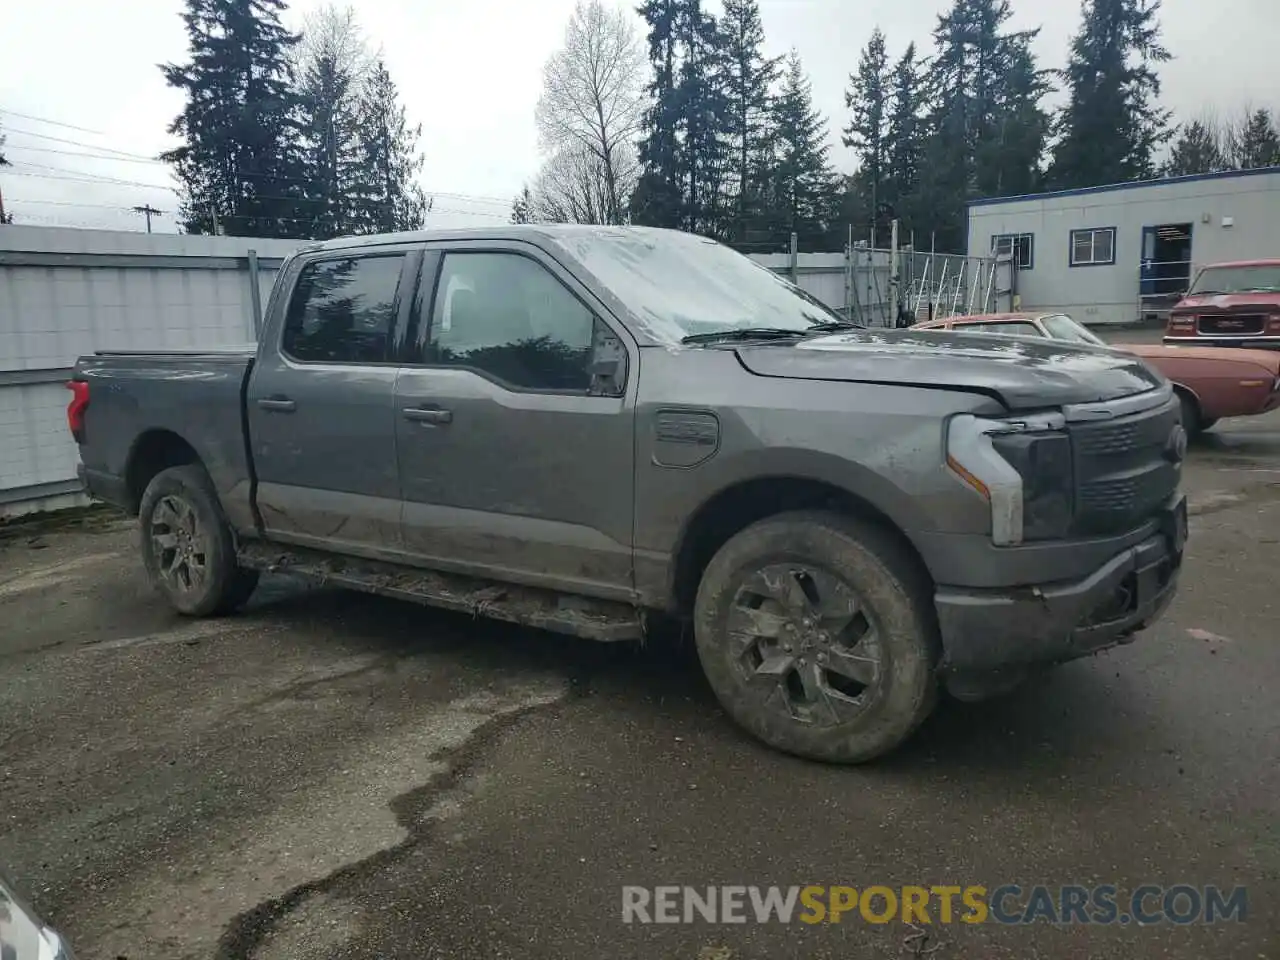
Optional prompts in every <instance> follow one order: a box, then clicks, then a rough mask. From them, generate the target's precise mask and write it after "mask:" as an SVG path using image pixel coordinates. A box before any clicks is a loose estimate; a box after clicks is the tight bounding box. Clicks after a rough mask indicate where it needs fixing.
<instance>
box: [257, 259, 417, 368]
mask: <svg viewBox="0 0 1280 960" xmlns="http://www.w3.org/2000/svg"><path fill="white" fill-rule="evenodd" d="M403 263H404V256H403V255H397V256H382V257H347V258H344V259H341V260H317V261H315V262H313V263H309V264H307V265H306V266H305V267H303V268H302V272H301V273H300V274H299V275H298V283H297V286H295V287H294V290H293V299H292V300H290V301H289V311H288V313H287V314H286V316H285V324H284V338H283V341H282V348H283V350H284V352H285V353H286V354H288V355H289V356H290V357H293V358H294V359H295V360H302V361H306V362H312V363H317V362H323V363H382V362H383V361H385V360H387V359H388V350H389V343H390V340H391V331H392V328H393V327H394V326H395V317H396V287H397V285H398V284H399V282H400V268H401V266H402V265H403Z"/></svg>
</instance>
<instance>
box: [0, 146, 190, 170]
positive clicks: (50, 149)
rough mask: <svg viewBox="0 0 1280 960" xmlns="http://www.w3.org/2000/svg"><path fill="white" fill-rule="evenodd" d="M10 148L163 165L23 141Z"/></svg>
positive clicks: (139, 158) (152, 161) (158, 161)
mask: <svg viewBox="0 0 1280 960" xmlns="http://www.w3.org/2000/svg"><path fill="white" fill-rule="evenodd" d="M9 149H10V150H30V151H32V152H33V153H58V154H61V155H62V156H64V157H85V158H87V159H91V160H113V161H115V162H116V163H153V164H157V165H158V166H162V167H163V166H165V165H166V164H165V162H164V161H163V160H147V159H144V158H142V157H113V156H111V155H110V154H108V153H84V152H82V151H79V150H59V149H58V148H57V147H32V146H29V145H27V144H25V143H19V144H17V145H16V146H15V145H13V144H10V145H9Z"/></svg>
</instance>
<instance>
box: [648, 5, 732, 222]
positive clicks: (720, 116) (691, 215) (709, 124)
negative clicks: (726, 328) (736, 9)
mask: <svg viewBox="0 0 1280 960" xmlns="http://www.w3.org/2000/svg"><path fill="white" fill-rule="evenodd" d="M639 12H640V14H641V16H642V17H644V19H645V20H646V22H647V23H648V24H649V32H648V45H649V62H650V63H651V64H652V66H653V78H652V80H651V82H650V84H649V88H648V89H649V94H650V97H651V105H650V107H649V109H648V110H647V111H646V113H645V117H644V123H643V125H642V137H641V140H640V163H641V168H642V173H641V175H640V180H639V183H638V185H637V187H636V191H635V194H634V195H633V197H632V203H631V207H632V219H633V220H634V221H635V222H636V223H643V224H649V225H653V226H666V227H680V228H682V229H685V230H690V231H702V232H706V233H711V234H713V235H716V234H719V233H722V232H723V229H724V217H723V215H722V211H721V206H722V202H723V196H722V193H723V187H724V180H725V176H726V166H727V163H726V161H727V156H728V152H729V151H728V136H729V132H730V118H729V98H728V95H727V91H726V82H725V77H726V71H725V59H726V44H725V39H724V35H723V34H722V33H721V31H720V26H719V23H718V22H717V21H716V19H715V18H714V17H712V16H711V15H710V14H708V13H706V12H705V11H704V10H703V8H702V0H646V2H645V3H643V4H642V5H641V6H640V8H639Z"/></svg>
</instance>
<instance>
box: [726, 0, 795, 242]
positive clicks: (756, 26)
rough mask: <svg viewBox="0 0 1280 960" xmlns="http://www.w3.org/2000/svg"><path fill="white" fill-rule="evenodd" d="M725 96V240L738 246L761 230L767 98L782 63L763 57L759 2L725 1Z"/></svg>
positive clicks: (766, 166)
mask: <svg viewBox="0 0 1280 960" xmlns="http://www.w3.org/2000/svg"><path fill="white" fill-rule="evenodd" d="M721 25H722V33H723V35H724V43H725V56H724V74H725V96H726V109H727V113H728V118H729V120H728V127H729V135H728V140H729V152H730V156H729V158H728V166H729V170H728V173H729V179H730V181H731V183H730V188H731V189H732V190H733V208H732V209H733V222H732V224H731V225H730V228H729V230H728V231H727V233H728V236H729V237H730V238H731V239H732V240H735V241H737V242H739V243H743V242H745V241H746V240H747V238H748V236H753V235H755V234H756V233H759V232H760V231H761V230H762V229H764V224H763V222H762V219H761V218H762V216H763V213H764V191H765V189H766V186H767V178H768V170H769V151H770V149H771V139H772V130H771V127H770V118H771V111H770V107H771V93H770V91H771V90H772V89H773V86H774V84H775V83H776V82H777V80H778V65H779V62H780V60H781V58H780V57H766V56H765V55H764V52H763V46H764V25H763V24H762V23H761V20H760V5H759V2H758V0H724V16H723V17H722V18H721Z"/></svg>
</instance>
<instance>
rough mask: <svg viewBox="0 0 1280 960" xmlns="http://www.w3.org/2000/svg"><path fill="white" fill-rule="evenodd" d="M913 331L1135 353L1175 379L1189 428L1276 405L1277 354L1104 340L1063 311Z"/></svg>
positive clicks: (1279, 384) (965, 320) (1279, 391)
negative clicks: (991, 335) (1011, 338)
mask: <svg viewBox="0 0 1280 960" xmlns="http://www.w3.org/2000/svg"><path fill="white" fill-rule="evenodd" d="M912 329H913V330H929V329H934V330H939V329H950V330H966V331H978V332H982V333H995V334H1002V335H1004V336H1015V337H1019V336H1021V337H1048V338H1049V339H1051V340H1071V341H1074V342H1077V343H1091V344H1094V345H1096V346H1100V347H1109V348H1110V349H1112V350H1124V351H1126V352H1127V353H1132V354H1136V355H1137V356H1139V357H1141V358H1142V359H1143V360H1145V361H1146V362H1147V363H1149V364H1150V365H1151V366H1153V367H1155V368H1156V369H1157V370H1159V371H1160V372H1161V373H1162V374H1164V375H1165V376H1166V377H1168V378H1169V380H1171V381H1172V382H1173V387H1174V389H1175V390H1177V391H1178V397H1179V399H1181V401H1182V420H1183V425H1184V426H1185V427H1186V429H1187V433H1189V434H1191V435H1195V434H1197V433H1199V432H1200V431H1202V430H1207V429H1208V428H1209V427H1211V426H1213V425H1214V424H1215V423H1217V422H1218V420H1220V419H1221V418H1222V417H1247V416H1251V415H1253V414H1258V413H1266V412H1267V411H1268V410H1274V409H1275V408H1276V407H1280V353H1273V352H1271V351H1269V350H1243V349H1231V350H1224V349H1222V348H1221V347H1195V346H1185V347H1176V346H1163V345H1161V344H1158V343H1106V342H1105V341H1103V340H1101V339H1099V338H1098V337H1097V336H1095V335H1094V334H1093V333H1091V332H1090V331H1089V330H1087V329H1086V328H1085V327H1083V326H1081V325H1080V324H1079V323H1077V322H1076V321H1075V320H1073V319H1071V317H1069V316H1067V315H1066V314H1065V313H990V314H980V315H976V316H963V317H946V318H943V319H940V320H927V321H924V322H922V323H917V324H916V325H915V326H914V327H912Z"/></svg>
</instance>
